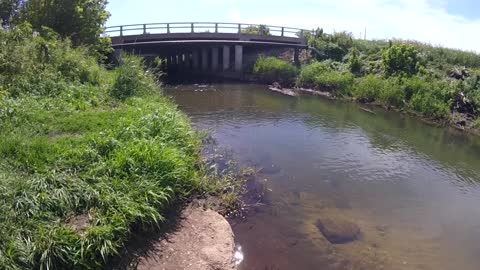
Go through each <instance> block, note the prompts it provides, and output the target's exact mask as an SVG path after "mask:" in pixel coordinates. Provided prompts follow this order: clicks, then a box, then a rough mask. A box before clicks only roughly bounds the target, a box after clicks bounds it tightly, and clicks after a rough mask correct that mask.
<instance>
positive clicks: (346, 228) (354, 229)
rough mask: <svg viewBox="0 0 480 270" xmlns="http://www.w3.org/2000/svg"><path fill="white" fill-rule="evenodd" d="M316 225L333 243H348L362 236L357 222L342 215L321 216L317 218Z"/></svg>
mask: <svg viewBox="0 0 480 270" xmlns="http://www.w3.org/2000/svg"><path fill="white" fill-rule="evenodd" d="M316 225H317V228H318V229H319V230H320V232H321V233H322V234H323V236H325V238H327V240H328V241H329V242H330V243H332V244H343V243H348V242H352V241H355V240H357V239H358V238H359V237H360V228H359V227H358V226H357V224H355V223H353V222H351V221H349V220H346V219H344V218H342V217H338V216H335V217H321V218H319V219H318V220H317V223H316Z"/></svg>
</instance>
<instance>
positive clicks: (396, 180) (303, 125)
mask: <svg viewBox="0 0 480 270" xmlns="http://www.w3.org/2000/svg"><path fill="white" fill-rule="evenodd" d="M166 93H167V95H170V96H172V98H173V99H174V100H175V102H176V103H177V104H179V107H180V109H181V110H183V111H184V112H185V113H186V114H188V115H189V116H190V118H191V119H192V123H193V124H194V126H195V127H197V128H198V129H201V130H208V131H209V132H210V133H211V135H212V137H213V138H214V139H215V140H216V142H217V143H218V145H219V146H221V147H224V148H226V149H228V150H229V151H230V152H231V153H232V155H233V157H234V159H236V160H238V162H239V163H240V164H241V165H244V166H253V167H255V168H257V169H258V170H259V175H258V181H260V182H261V186H262V189H263V190H264V192H265V196H264V197H263V198H261V199H259V201H258V202H255V203H250V205H247V208H248V215H247V217H246V218H245V219H232V220H231V224H232V227H233V230H234V233H235V236H236V243H237V245H238V247H239V248H240V247H241V252H242V254H243V261H242V262H241V263H240V265H239V269H240V270H257V269H258V270H266V269H268V270H280V269H282V270H283V269H296V270H303V269H308V270H310V269H327V270H329V269H339V270H340V269H395V270H396V269H402V270H403V269H424V270H443V269H445V270H447V269H462V270H477V269H478V265H480V256H479V254H480V207H479V206H480V185H479V183H480V139H479V138H478V137H475V136H470V135H468V134H465V133H461V132H459V131H455V130H450V129H446V128H438V127H434V126H430V125H427V124H425V123H423V122H421V121H419V120H418V119H415V118H413V117H410V116H407V115H403V114H400V113H397V112H389V111H384V110H383V109H374V113H372V112H369V111H367V110H364V109H362V108H361V106H359V105H358V104H353V103H348V102H342V101H332V100H326V99H322V98H318V97H310V96H302V97H288V96H284V95H281V94H279V93H274V92H270V91H268V90H267V88H266V87H265V86H262V85H249V84H214V85H179V86H175V87H168V88H167V90H166ZM325 217H328V218H337V217H338V218H339V219H342V220H348V221H349V222H351V223H353V224H356V225H357V226H358V227H359V228H360V232H361V233H360V235H359V236H358V237H357V238H356V239H354V240H353V241H349V242H347V243H341V244H338V243H332V242H331V241H329V240H328V239H326V238H325V236H324V235H323V234H322V233H321V232H320V230H319V228H318V220H319V219H322V218H325Z"/></svg>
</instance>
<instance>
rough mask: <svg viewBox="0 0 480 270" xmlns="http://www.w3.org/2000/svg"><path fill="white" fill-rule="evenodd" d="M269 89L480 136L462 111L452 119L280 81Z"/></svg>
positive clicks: (477, 129)
mask: <svg viewBox="0 0 480 270" xmlns="http://www.w3.org/2000/svg"><path fill="white" fill-rule="evenodd" d="M268 90H270V91H273V92H276V93H280V94H283V95H286V96H290V97H298V96H301V95H311V96H318V97H321V98H325V99H329V100H343V101H348V102H357V103H358V104H360V105H363V106H367V107H369V108H381V109H383V110H388V111H396V112H398V113H402V114H408V115H412V116H415V117H416V118H418V119H420V120H421V121H422V122H424V123H426V124H428V125H433V126H437V127H450V128H454V129H456V130H460V131H463V132H467V133H469V134H472V135H476V136H480V128H477V126H476V122H475V121H476V120H475V119H471V118H469V116H468V115H466V114H462V113H455V114H452V118H451V119H438V118H432V117H427V116H424V115H422V114H420V113H418V112H416V111H413V110H409V109H406V108H402V109H399V108H396V107H394V106H387V105H385V104H383V103H378V102H359V101H358V100H355V99H354V98H349V97H344V96H334V95H333V94H332V93H331V92H328V91H320V90H315V89H308V88H283V87H281V85H280V84H279V83H275V84H273V85H268ZM360 108H361V109H362V110H364V111H367V112H369V113H372V114H375V113H374V112H373V111H372V110H370V109H366V108H364V107H360Z"/></svg>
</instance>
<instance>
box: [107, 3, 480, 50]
mask: <svg viewBox="0 0 480 270" xmlns="http://www.w3.org/2000/svg"><path fill="white" fill-rule="evenodd" d="M107 9H108V11H110V13H111V17H110V19H109V21H108V22H107V26H115V25H124V24H136V23H155V22H159V23H163V22H234V23H239V22H241V23H248V24H268V25H278V26H289V27H295V28H304V29H314V28H317V27H322V28H324V29H325V31H326V32H333V31H348V32H351V33H353V35H354V36H355V37H360V36H362V37H363V34H364V31H365V29H366V30H367V31H366V32H367V39H390V38H401V39H410V40H412V39H413V40H418V41H422V42H426V43H430V44H432V45H439V46H444V47H450V48H458V49H463V50H471V51H476V52H480V0H396V1H395V0H290V1H284V0H162V1H159V0H133V1H132V0H130V1H127V0H110V3H109V4H108V6H107Z"/></svg>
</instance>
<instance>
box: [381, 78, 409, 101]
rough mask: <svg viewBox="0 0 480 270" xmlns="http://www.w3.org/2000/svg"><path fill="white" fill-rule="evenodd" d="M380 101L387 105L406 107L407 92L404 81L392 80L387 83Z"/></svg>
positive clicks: (382, 90)
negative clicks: (403, 84)
mask: <svg viewBox="0 0 480 270" xmlns="http://www.w3.org/2000/svg"><path fill="white" fill-rule="evenodd" d="M378 100H379V101H380V102H382V103H384V104H386V105H391V106H395V107H397V108H401V107H403V106H404V105H405V91H404V87H403V86H402V81H401V80H400V79H398V78H391V79H388V80H386V81H385V83H384V85H383V88H382V89H381V91H380V93H379V95H378Z"/></svg>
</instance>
